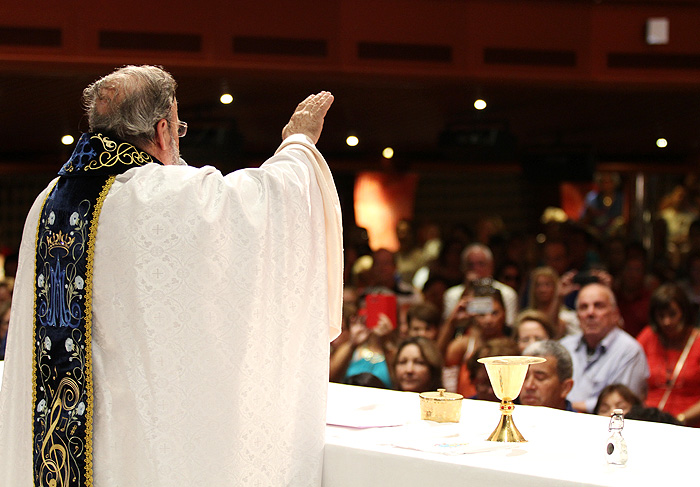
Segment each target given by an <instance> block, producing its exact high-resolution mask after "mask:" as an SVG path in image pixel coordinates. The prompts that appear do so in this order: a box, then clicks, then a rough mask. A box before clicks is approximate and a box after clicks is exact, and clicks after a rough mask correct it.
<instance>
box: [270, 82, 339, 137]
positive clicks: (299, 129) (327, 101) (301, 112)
mask: <svg viewBox="0 0 700 487" xmlns="http://www.w3.org/2000/svg"><path fill="white" fill-rule="evenodd" d="M331 103H333V95H331V94H330V93H329V92H327V91H322V92H320V93H318V94H316V95H309V96H308V97H307V98H306V100H304V101H302V102H301V103H299V105H297V108H296V110H295V111H294V114H293V115H292V118H290V119H289V123H288V124H287V125H285V126H284V129H282V140H284V139H286V138H287V137H289V136H290V135H293V134H304V135H306V136H307V137H308V138H310V139H311V141H312V142H313V143H314V144H316V143H317V142H318V139H319V137H320V136H321V130H323V118H324V117H325V116H326V112H328V109H329V108H330V106H331Z"/></svg>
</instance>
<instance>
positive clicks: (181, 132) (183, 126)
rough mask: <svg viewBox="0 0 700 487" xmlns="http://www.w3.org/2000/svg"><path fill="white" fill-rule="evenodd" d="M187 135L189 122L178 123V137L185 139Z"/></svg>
mask: <svg viewBox="0 0 700 487" xmlns="http://www.w3.org/2000/svg"><path fill="white" fill-rule="evenodd" d="M185 134H187V122H183V121H181V120H180V121H178V122H177V136H178V137H184V136H185Z"/></svg>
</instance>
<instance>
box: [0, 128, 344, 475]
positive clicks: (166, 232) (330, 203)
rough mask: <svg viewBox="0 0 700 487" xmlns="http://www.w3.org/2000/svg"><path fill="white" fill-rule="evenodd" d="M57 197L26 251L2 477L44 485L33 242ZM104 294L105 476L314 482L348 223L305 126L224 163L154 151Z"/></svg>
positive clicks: (106, 232) (126, 190)
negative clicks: (38, 453)
mask: <svg viewBox="0 0 700 487" xmlns="http://www.w3.org/2000/svg"><path fill="white" fill-rule="evenodd" d="M47 193H48V189H47V190H45V191H44V192H43V193H42V194H41V195H40V196H39V197H38V198H37V201H36V202H35V204H34V206H33V207H32V209H31V210H30V213H29V216H28V217H27V223H26V225H25V229H24V235H23V239H22V245H21V249H20V264H19V270H18V277H17V281H16V286H15V291H14V301H13V308H12V313H11V316H12V318H11V324H10V330H9V336H8V343H7V356H6V362H5V370H4V381H3V385H2V392H1V394H0V487H25V486H27V487H28V486H31V485H34V484H33V480H32V477H33V474H32V437H31V435H32V425H31V422H32V409H33V406H32V404H33V403H32V352H33V349H34V347H33V344H32V340H33V338H32V333H33V319H32V312H33V311H32V310H33V302H34V274H35V271H34V261H35V248H34V247H35V239H36V231H37V218H38V215H39V214H40V210H41V206H42V204H43V201H44V199H45V197H46V194H47ZM93 289H94V291H93V300H94V304H93V328H92V344H93V352H92V364H93V369H94V371H93V380H94V430H93V432H94V436H93V438H94V439H93V448H94V450H93V453H94V461H93V463H94V468H93V479H94V485H95V486H96V487H131V486H134V487H135V486H139V487H146V486H159V487H161V486H188V487H190V486H207V487H215V486H264V487H271V486H274V487H277V486H303V487H308V486H314V485H320V483H321V468H322V461H323V446H324V431H325V407H326V389H327V383H328V353H329V338H334V337H335V336H336V335H337V334H338V333H339V331H340V322H341V316H340V310H341V299H342V297H341V295H342V229H341V220H340V204H339V201H338V196H337V193H336V190H335V185H334V183H333V179H332V177H331V174H330V171H329V170H328V167H327V165H326V162H325V161H324V159H323V157H322V156H321V154H320V153H319V152H318V151H317V150H316V148H315V147H314V146H313V144H311V143H310V142H309V141H308V139H307V138H306V137H305V136H303V135H294V136H291V137H288V138H287V139H286V140H285V141H284V142H283V143H282V145H281V146H280V148H279V149H278V151H277V153H276V155H275V156H273V157H272V158H271V159H270V160H268V161H267V162H265V164H263V166H262V167H260V168H258V169H245V170H240V171H236V172H233V173H231V174H229V175H227V176H223V175H222V174H221V173H219V172H218V171H217V170H215V169H214V168H211V167H204V168H201V169H198V168H193V167H183V166H160V165H157V164H148V165H146V166H144V167H139V168H134V169H130V170H128V171H126V172H125V173H124V174H122V175H119V176H117V178H116V181H115V182H114V184H113V185H112V187H111V189H110V191H109V194H108V195H107V197H106V199H105V201H104V206H103V209H102V213H101V216H100V220H99V228H98V232H97V239H96V243H95V258H94V287H93ZM329 335H330V336H329Z"/></svg>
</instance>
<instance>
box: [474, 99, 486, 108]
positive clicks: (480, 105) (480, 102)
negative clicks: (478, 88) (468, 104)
mask: <svg viewBox="0 0 700 487" xmlns="http://www.w3.org/2000/svg"><path fill="white" fill-rule="evenodd" d="M474 108H476V109H477V110H483V109H484V108H486V102H485V101H484V100H482V99H481V98H479V99H478V100H476V101H475V102H474Z"/></svg>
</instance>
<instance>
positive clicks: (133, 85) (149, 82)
mask: <svg viewBox="0 0 700 487" xmlns="http://www.w3.org/2000/svg"><path fill="white" fill-rule="evenodd" d="M176 88H177V83H176V82H175V79H174V78H173V77H172V76H171V75H170V73H168V72H167V71H165V70H164V69H163V68H161V67H159V66H125V67H123V68H119V69H117V70H116V71H114V72H113V73H111V74H108V75H107V76H105V77H103V78H100V79H98V80H97V81H95V82H94V83H92V84H91V85H90V86H88V87H87V88H85V90H83V106H84V107H85V111H86V113H87V116H88V122H89V125H90V131H91V132H101V131H104V132H107V133H111V134H114V135H116V136H117V137H119V138H120V139H123V140H125V141H127V142H131V143H132V144H134V145H137V146H140V147H141V148H143V145H144V144H148V143H149V142H153V141H155V138H156V129H155V127H156V124H157V123H158V122H159V121H160V120H161V119H165V120H167V121H168V122H170V121H171V109H172V106H173V103H175V90H176Z"/></svg>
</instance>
